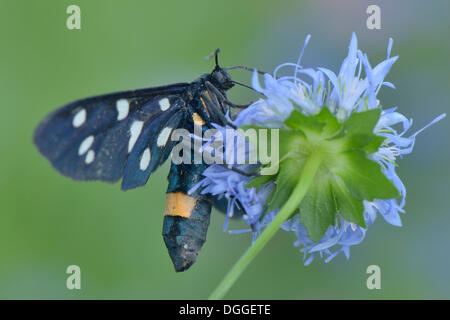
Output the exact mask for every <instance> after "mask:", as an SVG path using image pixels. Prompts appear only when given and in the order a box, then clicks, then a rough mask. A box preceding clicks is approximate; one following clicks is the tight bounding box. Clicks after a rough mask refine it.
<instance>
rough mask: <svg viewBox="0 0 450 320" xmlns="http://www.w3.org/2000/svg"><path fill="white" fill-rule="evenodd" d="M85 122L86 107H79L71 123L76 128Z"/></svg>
mask: <svg viewBox="0 0 450 320" xmlns="http://www.w3.org/2000/svg"><path fill="white" fill-rule="evenodd" d="M85 122H86V109H81V110H80V111H78V112H77V113H76V114H75V116H74V117H73V120H72V125H73V126H74V127H75V128H78V127H81V126H82V125H83V123H85Z"/></svg>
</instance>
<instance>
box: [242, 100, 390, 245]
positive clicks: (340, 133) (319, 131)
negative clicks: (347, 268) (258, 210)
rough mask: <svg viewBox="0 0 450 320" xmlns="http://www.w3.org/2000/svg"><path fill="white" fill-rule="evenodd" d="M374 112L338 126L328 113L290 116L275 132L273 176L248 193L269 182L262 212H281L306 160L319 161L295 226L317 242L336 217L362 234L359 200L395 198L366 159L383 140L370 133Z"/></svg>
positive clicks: (377, 169) (252, 183)
mask: <svg viewBox="0 0 450 320" xmlns="http://www.w3.org/2000/svg"><path fill="white" fill-rule="evenodd" d="M380 113H381V110H380V109H372V110H369V111H364V112H359V113H352V114H351V115H350V116H349V117H348V119H346V120H345V121H344V122H342V123H340V122H339V121H338V120H337V118H336V117H335V116H334V115H333V114H332V113H331V112H330V111H329V110H328V108H327V107H324V108H322V110H321V112H320V113H319V114H317V115H310V116H305V115H304V114H302V113H301V112H300V111H298V110H294V111H293V112H292V113H291V115H290V116H289V118H288V119H286V121H285V122H284V123H285V127H284V128H281V129H279V130H280V131H279V137H280V142H279V152H280V157H279V158H280V162H279V171H278V173H277V174H276V175H273V176H259V177H256V178H254V179H253V180H251V181H250V183H249V184H248V185H247V186H249V187H259V186H261V185H262V184H264V183H267V182H270V181H273V182H274V183H275V189H274V190H273V192H272V194H271V196H270V197H269V198H268V200H267V203H266V206H267V208H266V212H270V211H272V210H276V209H279V208H281V207H282V206H283V205H284V203H285V202H286V201H287V199H288V198H289V196H290V195H291V193H292V191H293V189H294V188H295V186H296V185H297V183H298V182H299V179H300V175H301V173H302V170H303V168H304V165H305V163H306V160H308V159H309V158H310V157H311V155H312V154H314V155H316V156H319V157H320V158H321V159H322V162H321V165H320V167H319V169H318V171H317V173H316V175H315V176H314V182H313V184H312V186H311V188H310V189H309V190H308V192H307V194H306V195H305V198H304V199H303V200H302V202H301V203H300V205H299V208H298V209H297V210H296V211H295V212H294V213H293V215H295V214H298V213H299V214H300V220H301V222H302V223H303V225H304V226H305V227H306V230H307V231H308V235H309V237H310V238H311V240H313V241H314V242H318V241H319V240H320V239H321V238H322V237H323V235H324V233H325V232H326V231H327V229H328V227H329V226H330V225H334V224H335V223H336V215H337V214H339V215H341V216H342V217H343V218H345V220H347V221H349V222H353V223H355V224H357V225H359V226H361V227H363V228H365V227H366V226H365V222H364V217H363V212H364V206H363V200H368V201H373V200H374V199H392V198H395V197H397V196H399V191H398V190H397V188H396V187H395V186H394V184H393V183H392V182H391V181H390V180H389V179H388V178H387V177H386V176H385V175H384V174H383V173H382V170H381V167H380V165H379V164H378V163H377V162H375V161H373V160H371V159H369V157H368V156H369V155H370V154H371V153H373V152H375V151H377V150H378V148H379V147H380V145H381V144H382V143H383V141H384V138H383V137H381V136H378V135H376V134H374V133H373V131H374V127H375V125H376V123H377V122H378V119H379V118H380Z"/></svg>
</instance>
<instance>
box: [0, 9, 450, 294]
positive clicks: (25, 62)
mask: <svg viewBox="0 0 450 320" xmlns="http://www.w3.org/2000/svg"><path fill="white" fill-rule="evenodd" d="M70 4H77V5H79V6H80V7H81V16H82V17H81V18H82V22H81V30H73V31H70V30H68V29H67V28H66V18H67V14H66V8H67V6H68V5H70ZM369 4H378V5H380V7H381V19H382V20H381V24H382V29H381V30H368V29H367V28H366V18H367V14H366V8H367V6H368V5H369ZM449 9H450V5H449V2H448V1H445V0H442V1H433V2H429V3H425V2H423V1H390V2H388V1H370V2H369V1H360V0H353V1H350V0H348V1H343V0H340V1H335V0H326V1H325V0H321V1H312V0H311V1H231V0H227V1H207V0H204V1H136V0H135V1H111V0H108V1H107V0H101V1H100V0H96V1H92V0H90V1H88V0H85V1H75V0H72V1H66V0H58V1H56V0H55V1H48V0H47V1H43V0H41V1H24V0H21V1H17V0H16V1H12V0H11V1H5V0H2V1H1V2H0V40H1V50H0V72H1V75H0V97H1V103H0V107H1V114H0V115H1V116H0V122H1V125H0V133H1V135H0V137H1V138H0V148H1V157H0V211H1V212H0V298H3V299H13V298H27V299H28V298H33V299H35V298H44V299H47V298H58V299H79V298H89V299H94V298H97V299H105V298H119V299H122V298H126V299H128V298H137V299H144V298H145V299H197V298H206V297H207V296H208V295H209V294H210V293H211V291H212V290H213V289H214V287H215V286H216V285H217V284H218V282H219V281H220V280H221V279H222V277H223V276H224V275H225V273H226V272H227V271H228V270H229V269H230V267H231V266H232V265H233V263H234V262H235V261H236V260H237V259H238V258H239V257H240V255H241V254H242V253H243V252H244V250H245V249H246V248H247V247H248V246H249V244H250V235H249V234H243V235H229V234H227V233H223V232H222V231H221V230H222V224H223V222H224V216H223V215H222V214H219V213H217V212H213V215H212V221H211V226H210V228H209V234H208V241H207V242H206V244H205V246H204V248H203V250H202V252H201V253H200V255H199V258H198V261H197V263H196V264H195V265H194V266H193V268H191V269H190V270H189V271H187V272H185V273H180V274H176V273H175V272H174V270H173V267H172V264H171V261H170V259H169V257H168V254H167V252H166V248H165V246H164V243H163V240H162V237H161V230H162V220H163V216H162V212H163V209H164V199H165V190H166V186H167V181H166V175H167V173H168V166H167V164H166V165H165V166H164V167H163V168H161V169H160V170H158V171H157V173H156V174H154V175H153V176H152V177H151V178H150V180H149V182H148V183H147V185H146V186H145V187H143V188H140V189H137V190H133V191H128V192H122V191H120V185H119V184H115V185H108V184H104V183H77V182H74V181H71V180H70V179H67V178H64V177H62V176H60V175H58V174H57V173H56V172H55V171H54V170H53V169H52V168H51V166H50V164H49V163H48V162H47V161H46V160H45V159H44V158H43V157H41V156H40V155H39V154H38V152H37V150H36V148H35V147H34V146H33V145H32V134H33V130H34V128H35V127H36V125H37V124H38V122H39V121H40V120H41V119H42V118H43V117H44V116H45V115H46V114H47V113H48V112H50V111H51V110H53V109H55V108H56V107H58V106H60V105H62V104H65V103H67V102H70V101H72V100H75V99H78V98H83V97H86V96H91V95H96V94H101V93H107V92H113V91H118V90H124V89H132V88H139V87H146V86H156V85H162V84H167V83H172V82H178V81H190V80H193V79H194V78H196V77H198V76H199V75H200V74H202V73H205V72H208V71H210V70H211V68H212V62H205V61H204V60H203V57H205V56H206V55H208V54H209V53H210V52H211V51H212V50H214V49H215V48H217V47H220V48H221V49H222V54H221V56H220V60H221V62H222V64H223V65H225V66H227V65H234V64H244V65H249V66H257V67H258V68H260V69H262V70H268V71H271V70H273V68H274V67H275V66H276V65H278V64H280V63H282V62H287V61H291V62H293V61H295V60H296V58H297V55H298V53H299V51H300V48H301V46H302V44H303V41H304V38H305V36H306V35H307V34H308V33H311V35H312V39H311V41H310V44H309V46H308V48H307V50H306V53H305V55H304V59H303V63H302V64H303V65H304V66H306V67H314V66H328V67H330V68H332V69H334V70H336V71H337V70H338V68H339V66H340V63H341V61H342V59H343V58H344V57H345V55H346V53H347V46H348V42H349V39H350V35H351V32H352V31H355V32H356V33H357V35H358V39H359V47H360V48H361V49H362V50H363V51H365V52H367V53H368V55H369V57H370V59H371V62H372V65H374V64H375V63H376V62H378V61H380V60H382V59H384V57H385V54H386V45H387V41H388V38H389V37H393V38H394V41H395V42H394V48H393V54H394V55H397V54H398V55H400V59H399V60H398V62H397V63H396V64H395V65H394V67H393V69H392V71H391V73H390V74H389V75H388V78H387V80H388V81H391V82H393V83H394V84H395V85H396V86H397V90H391V89H389V88H385V89H384V91H382V93H381V95H380V97H381V98H380V100H381V101H382V103H383V105H385V106H396V105H398V106H399V108H400V111H401V112H403V113H404V114H405V115H406V116H408V117H413V118H414V121H415V122H414V129H419V128H420V127H421V126H423V125H425V124H426V123H427V122H428V121H429V120H431V119H432V118H434V117H435V116H437V115H438V114H440V113H442V112H447V110H448V108H449V101H450V81H449V74H450V63H449V57H450V41H449V34H450V21H449V19H448V16H447V15H448V12H449ZM233 76H234V77H235V78H236V79H237V80H240V81H243V82H246V83H249V82H250V74H248V73H245V72H244V71H235V72H234V73H233ZM231 98H232V100H234V101H237V102H238V103H245V102H246V101H249V100H250V99H254V98H255V96H254V95H252V94H251V93H249V92H248V91H247V90H245V89H243V88H237V89H235V90H233V92H232V93H231ZM448 121H449V120H448V119H446V120H444V121H443V122H441V123H439V124H438V125H436V126H434V127H432V128H430V129H428V130H427V131H426V132H424V133H423V134H421V135H420V136H419V137H418V139H417V143H416V147H415V152H414V153H413V154H411V155H409V156H407V157H405V158H404V159H403V160H401V161H400V167H399V173H400V175H401V177H402V179H403V182H404V183H405V184H406V186H407V189H408V197H407V205H406V212H407V214H406V215H403V216H402V220H403V227H402V228H397V227H393V226H391V225H388V224H387V223H386V222H384V221H383V219H381V218H378V219H377V221H376V223H375V225H373V226H372V227H371V228H370V230H369V232H368V234H367V236H366V239H365V240H364V242H363V243H362V244H361V245H359V246H356V247H353V248H352V249H351V259H350V260H349V261H347V260H345V258H344V257H343V256H338V257H337V258H336V259H335V260H333V261H332V262H331V263H328V264H325V263H324V262H323V261H321V260H316V261H314V263H313V264H312V265H310V266H308V267H305V266H303V264H302V261H301V253H300V252H299V251H298V249H297V248H294V247H293V246H292V243H293V241H294V236H293V234H291V233H286V232H284V231H280V232H279V233H278V234H277V235H276V236H275V238H274V239H273V240H272V241H271V242H270V243H269V244H268V246H267V247H266V248H265V249H264V250H263V251H262V253H260V254H259V256H258V257H257V258H256V259H255V260H254V261H253V262H252V264H251V265H250V267H249V268H248V269H247V270H246V271H245V273H244V274H243V275H242V277H241V278H240V279H239V280H238V282H237V284H236V285H235V286H234V287H233V288H232V289H231V291H230V292H229V294H228V295H227V296H226V298H230V299H241V298H242V299H262V298H267V299H305V298H318V299H321V298H326V299H328V298H338V299H360V298H367V299H380V298H388V299H392V298H401V299H410V298H426V299H431V298H450V286H449V284H450V281H449V272H450V271H449V270H450V252H449V244H450V232H449V229H450V214H449V213H450V210H449V201H450V196H449V190H450V188H449V186H450V179H449V178H450V167H449V166H448V163H449V159H450V152H449V146H450V143H449V141H448V140H447V138H448V137H449V134H450V127H449V125H448ZM242 227H243V224H242V223H241V222H239V221H237V222H234V223H232V228H242ZM71 264H76V265H79V266H80V267H81V273H82V284H81V285H82V289H81V290H72V291H70V290H68V289H66V286H65V284H66V277H67V275H66V273H65V270H66V268H67V266H68V265H71ZM372 264H376V265H379V266H380V267H381V276H382V280H381V281H382V282H381V285H382V289H381V290H368V289H367V287H366V279H367V277H368V275H367V274H366V268H367V266H369V265H372Z"/></svg>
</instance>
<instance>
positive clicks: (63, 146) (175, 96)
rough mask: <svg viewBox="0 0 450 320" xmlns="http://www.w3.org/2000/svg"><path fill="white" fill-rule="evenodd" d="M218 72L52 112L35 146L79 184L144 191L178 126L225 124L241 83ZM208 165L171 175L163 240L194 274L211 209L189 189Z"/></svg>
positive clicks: (179, 264)
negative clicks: (230, 92) (113, 185)
mask: <svg viewBox="0 0 450 320" xmlns="http://www.w3.org/2000/svg"><path fill="white" fill-rule="evenodd" d="M218 51H219V50H216V51H215V58H216V66H215V68H214V70H213V71H212V72H211V73H207V74H204V75H202V76H201V77H200V78H198V79H197V80H195V81H193V82H191V83H177V84H172V85H167V86H161V87H154V88H145V89H139V90H133V91H124V92H118V93H112V94H106V95H101V96H96V97H91V98H87V99H82V100H78V101H75V102H72V103H69V104H67V105H65V106H63V107H61V108H59V109H57V110H55V111H53V112H52V113H50V114H49V115H48V116H47V117H46V118H45V119H44V120H42V122H41V123H40V124H39V126H38V127H37V128H36V131H35V133H34V143H35V144H36V146H37V148H38V149H39V151H40V152H41V154H42V155H43V156H44V157H45V158H47V159H48V160H49V161H50V162H51V164H52V165H53V167H54V168H55V169H56V170H57V171H58V172H60V173H61V174H63V175H65V176H68V177H70V178H72V179H75V180H84V181H86V180H101V181H106V182H116V181H118V180H119V179H121V178H122V189H123V190H128V189H132V188H136V187H140V186H143V185H144V184H145V183H146V182H147V180H148V178H149V176H150V174H151V173H152V172H153V171H155V170H156V169H157V168H158V167H159V166H160V165H161V164H162V163H164V162H165V160H166V159H167V158H168V156H169V155H170V152H171V150H172V148H173V147H174V145H175V144H176V142H173V141H171V139H170V134H171V132H172V131H173V130H174V129H177V128H185V129H187V130H189V131H190V132H193V131H192V130H193V127H194V124H195V125H202V129H203V130H205V129H206V128H210V127H211V123H218V124H222V125H225V124H226V118H225V114H226V113H227V112H228V111H229V109H230V107H240V106H237V105H234V104H232V103H231V102H229V101H228V100H227V97H226V91H227V90H229V89H231V88H232V87H233V86H234V84H235V83H237V82H235V81H233V80H232V79H231V77H230V76H229V74H228V73H227V71H226V70H229V69H232V68H244V69H247V68H246V67H242V66H236V67H231V68H221V67H219V65H218V62H217V53H218ZM206 166H207V165H206V164H179V165H175V164H174V163H172V165H171V169H170V173H169V176H168V180H169V186H168V189H167V197H166V209H165V212H164V226H163V238H164V242H165V244H166V246H167V249H168V251H169V255H170V257H171V259H172V262H173V264H174V267H175V270H176V271H184V270H186V269H188V268H189V267H190V266H191V265H192V264H193V263H194V262H195V260H196V258H197V255H198V253H199V251H200V249H201V247H202V245H203V243H204V242H205V240H206V232H207V229H208V226H209V218H210V214H211V207H212V205H213V204H214V205H217V206H219V207H223V203H220V202H217V201H216V200H215V199H211V198H210V197H208V196H205V195H201V194H199V193H198V192H197V193H194V194H191V195H188V194H187V193H188V190H189V189H191V188H192V186H193V185H194V184H196V183H197V182H198V181H200V180H201V179H202V177H201V173H202V172H203V170H204V169H205V168H206Z"/></svg>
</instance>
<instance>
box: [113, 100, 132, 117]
mask: <svg viewBox="0 0 450 320" xmlns="http://www.w3.org/2000/svg"><path fill="white" fill-rule="evenodd" d="M116 109H117V113H118V114H117V121H120V120H123V119H125V118H126V117H127V116H128V112H129V111H130V104H129V103H128V100H127V99H120V100H117V102H116Z"/></svg>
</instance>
